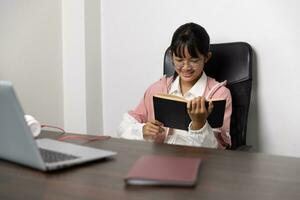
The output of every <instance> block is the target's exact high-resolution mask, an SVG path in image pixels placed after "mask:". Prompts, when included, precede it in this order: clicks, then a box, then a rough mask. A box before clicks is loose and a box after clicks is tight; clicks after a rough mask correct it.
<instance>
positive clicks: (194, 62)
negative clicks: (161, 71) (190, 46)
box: [173, 58, 203, 69]
mask: <svg viewBox="0 0 300 200" xmlns="http://www.w3.org/2000/svg"><path fill="white" fill-rule="evenodd" d="M202 59H203V58H192V59H190V60H189V61H188V60H186V59H183V58H173V61H174V66H175V67H176V68H177V69H181V68H183V67H184V66H185V65H187V66H189V67H191V68H194V69H195V68H198V67H200V66H201V64H202Z"/></svg>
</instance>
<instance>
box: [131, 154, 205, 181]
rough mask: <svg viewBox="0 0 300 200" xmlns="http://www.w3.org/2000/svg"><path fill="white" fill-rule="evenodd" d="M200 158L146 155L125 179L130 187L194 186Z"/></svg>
mask: <svg viewBox="0 0 300 200" xmlns="http://www.w3.org/2000/svg"><path fill="white" fill-rule="evenodd" d="M200 163H201V159H200V158H195V157H193V158H192V157H177V156H162V155H145V156H142V157H141V158H139V159H138V160H137V161H136V162H135V163H134V165H133V166H132V168H131V169H130V171H129V172H128V174H127V175H126V177H125V182H126V183H127V184H129V185H170V186H194V185H195V184H196V182H197V176H198V168H199V165H200Z"/></svg>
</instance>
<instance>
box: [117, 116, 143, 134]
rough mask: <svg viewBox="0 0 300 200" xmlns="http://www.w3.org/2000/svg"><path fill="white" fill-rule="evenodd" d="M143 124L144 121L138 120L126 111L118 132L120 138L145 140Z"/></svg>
mask: <svg viewBox="0 0 300 200" xmlns="http://www.w3.org/2000/svg"><path fill="white" fill-rule="evenodd" d="M143 126H144V123H140V122H138V121H137V120H136V119H135V118H134V117H132V116H131V115H129V114H128V113H125V114H124V115H123V119H122V121H121V123H120V126H119V128H118V130H117V134H118V136H119V137H120V138H124V139H131V140H143Z"/></svg>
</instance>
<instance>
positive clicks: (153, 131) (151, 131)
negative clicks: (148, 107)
mask: <svg viewBox="0 0 300 200" xmlns="http://www.w3.org/2000/svg"><path fill="white" fill-rule="evenodd" d="M165 133H166V131H165V129H164V128H163V124H162V123H161V122H159V121H157V120H151V121H148V122H147V123H146V124H145V125H144V126H143V136H144V138H147V137H151V138H153V139H154V140H158V141H163V140H164V137H165Z"/></svg>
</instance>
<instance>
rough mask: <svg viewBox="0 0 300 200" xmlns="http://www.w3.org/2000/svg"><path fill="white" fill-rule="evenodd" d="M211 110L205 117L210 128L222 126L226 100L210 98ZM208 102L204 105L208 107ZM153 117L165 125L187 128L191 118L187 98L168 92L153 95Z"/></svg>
mask: <svg viewBox="0 0 300 200" xmlns="http://www.w3.org/2000/svg"><path fill="white" fill-rule="evenodd" d="M211 101H212V103H213V106H214V107H213V110H212V112H211V113H210V115H209V116H208V118H207V121H208V123H209V125H210V126H211V127H212V128H218V127H222V125H223V121H224V113H225V106H226V100H225V99H212V100H211ZM208 104H209V102H208V101H206V102H205V105H206V108H208ZM153 108H154V115H155V119H156V120H158V121H160V122H162V123H163V124H164V126H165V127H170V128H176V129H181V130H188V126H189V124H190V122H191V118H190V116H189V114H188V112H187V100H186V99H184V98H182V97H178V96H175V95H170V94H157V95H154V96H153Z"/></svg>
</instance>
